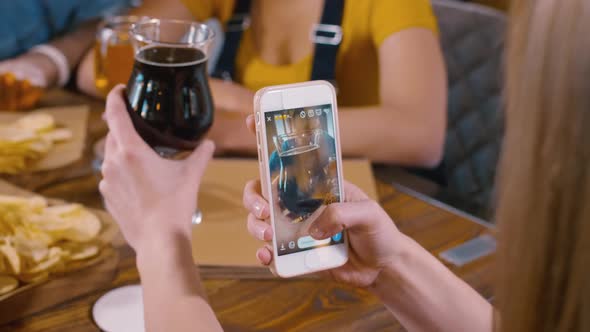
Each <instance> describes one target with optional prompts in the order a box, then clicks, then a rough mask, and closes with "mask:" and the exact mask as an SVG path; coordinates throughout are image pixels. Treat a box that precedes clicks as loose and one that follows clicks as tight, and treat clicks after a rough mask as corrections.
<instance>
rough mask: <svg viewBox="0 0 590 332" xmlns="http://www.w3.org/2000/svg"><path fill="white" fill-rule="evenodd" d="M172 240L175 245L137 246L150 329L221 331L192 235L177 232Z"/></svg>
mask: <svg viewBox="0 0 590 332" xmlns="http://www.w3.org/2000/svg"><path fill="white" fill-rule="evenodd" d="M160 222H166V220H161V221H160ZM158 240H159V239H158ZM170 240H171V242H172V243H174V245H173V246H165V245H164V246H162V245H154V243H156V242H151V241H148V245H146V246H145V247H143V248H138V249H137V269H138V270H139V274H140V277H141V286H142V289H143V302H144V313H145V315H144V317H145V320H146V322H145V325H146V327H147V328H148V329H149V331H179V332H182V331H204V332H208V331H222V329H221V326H220V325H219V323H218V321H217V319H216V317H215V313H214V312H213V310H212V309H211V307H210V306H209V304H208V303H207V299H206V294H205V290H204V289H203V287H202V285H201V278H200V276H199V270H198V267H197V266H196V265H195V264H194V263H193V257H192V254H191V253H192V249H191V240H190V237H187V236H184V235H178V236H175V238H173V239H170ZM158 242H159V243H160V244H161V241H158Z"/></svg>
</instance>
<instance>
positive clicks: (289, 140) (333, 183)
mask: <svg viewBox="0 0 590 332" xmlns="http://www.w3.org/2000/svg"><path fill="white" fill-rule="evenodd" d="M264 116H265V121H264V123H265V125H266V138H267V142H268V144H267V146H268V151H267V153H268V160H269V164H270V165H269V166H270V178H271V192H272V195H273V202H274V204H275V205H274V207H273V210H274V220H275V232H276V235H275V236H276V239H277V254H278V255H279V256H282V255H286V254H291V253H295V252H300V251H304V250H310V249H313V248H317V247H321V246H327V245H331V244H338V243H343V242H344V239H343V235H342V233H339V234H337V235H335V236H333V237H332V238H328V239H324V240H315V239H313V238H312V237H311V236H309V228H310V226H311V224H312V223H313V221H314V220H315V219H316V218H317V216H318V215H319V214H320V213H321V211H322V210H323V208H322V207H323V206H325V205H327V204H330V203H334V202H338V201H340V187H339V186H340V184H339V183H338V167H340V166H339V165H338V163H337V157H336V140H335V138H334V137H335V128H334V117H333V114H332V105H329V104H328V105H318V106H314V107H305V108H297V109H289V110H282V111H274V112H267V113H265V115H264Z"/></svg>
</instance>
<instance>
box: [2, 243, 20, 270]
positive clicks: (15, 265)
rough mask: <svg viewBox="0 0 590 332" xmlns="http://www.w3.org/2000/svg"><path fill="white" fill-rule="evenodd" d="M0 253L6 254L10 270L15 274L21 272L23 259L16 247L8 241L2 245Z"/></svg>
mask: <svg viewBox="0 0 590 332" xmlns="http://www.w3.org/2000/svg"><path fill="white" fill-rule="evenodd" d="M0 254H2V255H4V258H5V259H6V261H7V263H8V266H9V268H10V271H11V272H12V273H14V274H19V273H20V271H21V261H20V256H19V255H18V252H17V251H16V249H15V248H14V247H13V246H11V245H10V244H8V243H6V244H3V245H0Z"/></svg>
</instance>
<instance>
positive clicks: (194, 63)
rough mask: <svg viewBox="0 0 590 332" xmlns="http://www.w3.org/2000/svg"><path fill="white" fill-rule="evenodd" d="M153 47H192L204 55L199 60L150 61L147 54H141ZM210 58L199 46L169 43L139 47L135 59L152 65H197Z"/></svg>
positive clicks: (191, 48)
mask: <svg viewBox="0 0 590 332" xmlns="http://www.w3.org/2000/svg"><path fill="white" fill-rule="evenodd" d="M152 48H173V49H190V50H196V51H199V52H200V53H201V55H202V58H201V59H199V60H195V61H186V62H174V63H170V62H157V61H150V60H146V59H145V55H144V56H143V57H141V56H140V55H143V54H144V52H147V51H149V50H150V49H152ZM208 59H209V57H208V56H207V55H206V54H205V52H203V51H202V50H200V49H198V48H194V47H188V46H174V47H172V46H167V45H148V46H144V47H142V48H140V49H139V52H137V53H136V54H135V60H136V61H139V62H141V63H143V64H146V65H151V66H156V67H186V66H195V65H198V64H201V63H203V62H206V61H207V60H208Z"/></svg>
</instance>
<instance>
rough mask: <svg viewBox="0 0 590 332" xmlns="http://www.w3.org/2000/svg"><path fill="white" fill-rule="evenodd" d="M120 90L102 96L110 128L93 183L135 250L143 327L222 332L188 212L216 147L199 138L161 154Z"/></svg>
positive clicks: (193, 204) (190, 213)
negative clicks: (178, 151)
mask: <svg viewBox="0 0 590 332" xmlns="http://www.w3.org/2000/svg"><path fill="white" fill-rule="evenodd" d="M123 88H124V87H123V86H122V85H118V86H116V87H115V88H114V89H113V91H111V93H110V94H109V97H108V99H107V105H106V111H105V115H104V116H105V120H106V122H107V124H108V126H109V133H108V135H107V138H106V143H105V157H104V161H103V164H102V175H103V179H102V181H101V182H100V184H99V189H100V192H101V193H102V196H103V198H104V202H105V206H106V208H107V210H108V211H109V213H110V214H111V215H112V216H113V218H114V219H115V220H116V221H117V223H118V224H119V228H120V230H121V232H122V233H123V236H124V237H125V239H126V240H127V243H128V244H129V245H130V246H131V247H132V248H133V249H134V250H135V252H136V254H137V261H136V264H137V269H138V270H139V275H140V278H141V285H142V288H143V292H144V299H143V305H144V312H145V326H146V329H147V330H148V331H221V327H220V325H219V323H218V322H217V319H216V318H215V315H214V313H213V310H212V309H211V308H210V307H209V305H208V304H207V302H206V298H205V292H204V290H203V288H202V286H201V280H200V278H199V274H198V270H197V268H196V266H195V264H194V263H193V258H192V250H191V216H192V214H193V213H194V211H195V209H196V208H197V194H198V191H199V186H200V183H201V178H202V177H203V174H204V172H205V168H206V166H207V163H208V162H209V160H210V159H211V156H212V154H213V150H214V148H215V147H214V145H213V143H212V142H210V141H204V142H202V143H201V144H200V145H199V147H197V148H196V149H195V151H193V152H192V153H191V154H190V155H189V156H188V157H186V159H183V160H170V159H165V158H161V157H160V156H159V155H158V154H157V153H156V152H155V151H154V150H153V149H152V148H151V147H149V146H148V145H147V144H146V143H145V142H144V141H143V140H142V138H141V137H139V135H138V134H137V132H136V131H135V129H134V128H133V124H132V123H131V119H130V118H129V114H128V113H127V111H126V108H125V103H124V100H123ZM162 174H165V175H168V176H162Z"/></svg>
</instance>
